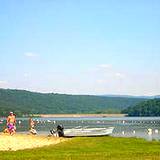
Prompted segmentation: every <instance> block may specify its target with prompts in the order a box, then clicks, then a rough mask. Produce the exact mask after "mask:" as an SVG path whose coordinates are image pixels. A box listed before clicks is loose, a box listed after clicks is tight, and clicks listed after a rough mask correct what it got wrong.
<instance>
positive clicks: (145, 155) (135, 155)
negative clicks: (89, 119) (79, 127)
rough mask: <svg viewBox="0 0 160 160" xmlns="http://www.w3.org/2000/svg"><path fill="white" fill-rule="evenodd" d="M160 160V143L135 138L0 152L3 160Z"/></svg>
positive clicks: (79, 141) (74, 141)
mask: <svg viewBox="0 0 160 160" xmlns="http://www.w3.org/2000/svg"><path fill="white" fill-rule="evenodd" d="M13 159H15V160H54V159H55V160H63V159H64V160H107V159H109V160H160V142H156V141H152V142H148V141H146V140H144V139H136V138H116V137H81V138H73V139H71V140H70V141H65V142H62V143H60V144H57V145H51V146H48V147H43V148H37V149H28V150H22V151H15V152H13V151H10V152H6V151H3V152H2V151H1V152H0V160H13Z"/></svg>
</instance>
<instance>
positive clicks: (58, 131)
mask: <svg viewBox="0 0 160 160" xmlns="http://www.w3.org/2000/svg"><path fill="white" fill-rule="evenodd" d="M57 133H58V136H59V137H64V127H63V126H62V125H58V126H57Z"/></svg>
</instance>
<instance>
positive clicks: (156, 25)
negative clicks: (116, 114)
mask: <svg viewBox="0 0 160 160" xmlns="http://www.w3.org/2000/svg"><path fill="white" fill-rule="evenodd" d="M159 44H160V1H159V0H152V1H151V0H133V1H128V0H100V1H97V0H77V1H74V0H62V1H58V0H34V1H33V0H5V1H0V87H1V88H16V89H27V90H31V91H38V92H57V93H69V94H130V95H157V94H160V63H159V61H160V45H159Z"/></svg>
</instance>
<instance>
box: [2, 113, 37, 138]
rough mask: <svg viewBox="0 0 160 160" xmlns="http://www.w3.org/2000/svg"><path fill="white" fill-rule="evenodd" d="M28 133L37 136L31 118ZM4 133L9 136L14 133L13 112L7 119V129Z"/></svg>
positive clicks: (14, 120) (14, 119)
mask: <svg viewBox="0 0 160 160" xmlns="http://www.w3.org/2000/svg"><path fill="white" fill-rule="evenodd" d="M29 131H30V133H31V134H37V131H36V129H35V122H34V121H33V119H32V118H29ZM4 133H9V134H10V135H13V134H15V133H16V115H15V114H14V113H13V112H10V113H9V116H8V117H7V127H6V128H5V129H4Z"/></svg>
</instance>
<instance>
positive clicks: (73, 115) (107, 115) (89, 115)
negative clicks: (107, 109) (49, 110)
mask: <svg viewBox="0 0 160 160" xmlns="http://www.w3.org/2000/svg"><path fill="white" fill-rule="evenodd" d="M34 116H35V117H36V116H38V117H42V118H49V117H58V118H68V117H69V118H82V117H90V118H92V117H125V116H126V114H37V115H36V114H35V115H34Z"/></svg>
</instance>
